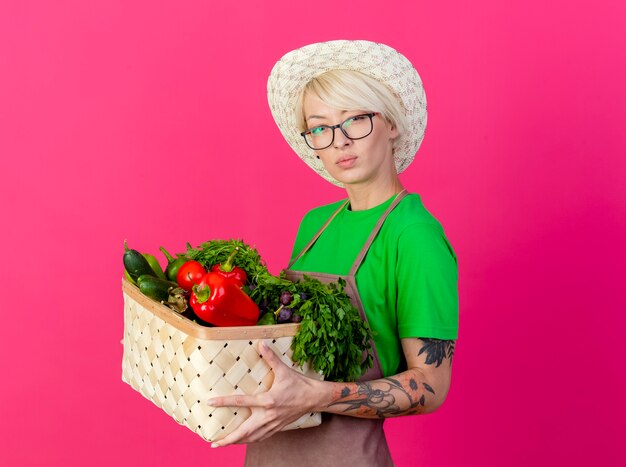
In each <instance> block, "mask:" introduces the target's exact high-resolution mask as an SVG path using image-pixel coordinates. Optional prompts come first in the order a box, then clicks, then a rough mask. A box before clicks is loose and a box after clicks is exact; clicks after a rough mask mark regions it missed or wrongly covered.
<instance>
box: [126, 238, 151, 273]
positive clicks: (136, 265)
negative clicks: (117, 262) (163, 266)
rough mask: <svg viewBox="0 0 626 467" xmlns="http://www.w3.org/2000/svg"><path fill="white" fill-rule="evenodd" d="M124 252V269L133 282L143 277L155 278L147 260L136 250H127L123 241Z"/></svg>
mask: <svg viewBox="0 0 626 467" xmlns="http://www.w3.org/2000/svg"><path fill="white" fill-rule="evenodd" d="M124 250H125V251H124V269H126V271H127V272H128V274H129V275H130V277H131V278H132V279H133V280H134V281H137V279H138V278H139V276H143V275H149V276H156V273H155V272H154V270H153V269H152V267H151V266H150V263H148V260H146V258H144V256H143V255H142V254H141V253H139V252H138V251H137V250H131V249H130V248H128V245H127V244H126V240H124Z"/></svg>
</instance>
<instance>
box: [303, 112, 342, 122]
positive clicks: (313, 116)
mask: <svg viewBox="0 0 626 467" xmlns="http://www.w3.org/2000/svg"><path fill="white" fill-rule="evenodd" d="M348 112H350V110H342V111H341V115H345V114H346V113H348ZM312 118H319V119H322V120H323V119H325V118H328V117H324V116H323V115H310V116H308V117H306V118H305V121H307V122H308V121H309V120H311V119H312Z"/></svg>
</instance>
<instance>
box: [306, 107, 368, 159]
mask: <svg viewBox="0 0 626 467" xmlns="http://www.w3.org/2000/svg"><path fill="white" fill-rule="evenodd" d="M379 113H380V112H370V113H366V114H359V115H354V116H352V117H349V118H346V119H345V120H344V121H343V122H341V123H337V124H336V125H317V126H316V127H314V128H311V129H310V130H306V131H303V132H302V133H300V136H302V137H303V138H304V142H305V143H306V145H307V146H308V147H310V148H311V149H313V150H314V151H321V150H322V149H326V148H329V147H331V146H332V145H333V143H334V142H335V130H336V129H337V128H339V129H340V130H341V132H342V133H343V135H344V136H345V137H346V138H348V139H349V140H350V141H356V140H359V139H363V138H367V137H368V136H369V135H371V134H372V131H374V121H373V118H374V117H375V116H376V115H378V114H379ZM357 117H368V118H369V119H370V131H369V133H368V134H366V135H365V136H359V137H358V138H351V137H350V136H348V135H347V134H346V131H345V130H344V129H343V124H344V123H346V122H347V121H348V120H352V119H353V118H357ZM316 128H329V129H331V130H332V132H333V137H332V138H331V140H330V143H329V144H328V146H324V147H323V148H314V147H312V146H311V145H310V144H309V140H307V139H306V135H308V134H310V133H311V132H312V131H313V130H315V129H316Z"/></svg>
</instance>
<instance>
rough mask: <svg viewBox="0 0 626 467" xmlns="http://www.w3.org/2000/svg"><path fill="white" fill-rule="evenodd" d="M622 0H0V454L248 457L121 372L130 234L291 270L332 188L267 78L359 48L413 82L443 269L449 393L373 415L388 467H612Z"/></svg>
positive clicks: (619, 413) (620, 302)
mask: <svg viewBox="0 0 626 467" xmlns="http://www.w3.org/2000/svg"><path fill="white" fill-rule="evenodd" d="M625 5H626V4H625V3H624V2H623V1H621V0H615V1H595V2H582V1H578V2H576V1H563V0H560V1H553V2H545V1H541V0H525V1H518V0H514V1H511V2H502V1H500V0H497V1H496V0H492V1H487V0H482V1H477V2H467V1H451V2H425V1H420V2H395V1H387V2H382V1H376V2H374V1H368V0H362V1H361V2H357V3H356V4H355V3H354V2H329V3H326V4H324V3H319V2H316V3H315V4H314V5H313V4H307V3H302V2H299V3H298V2H293V1H289V2H288V1H284V0H281V1H271V2H270V1H265V2H261V1H259V2H227V1H215V0H214V1H210V2H207V1H199V0H197V1H188V2H173V1H171V2H167V1H159V2H154V1H151V2H148V1H136V2H127V1H121V0H106V1H105V0H98V1H88V2H83V1H77V0H59V1H49V2H46V1H27V0H3V2H2V4H1V6H0V153H1V157H0V174H1V176H2V183H1V184H0V200H1V203H2V205H1V206H2V213H1V214H2V222H3V228H2V234H1V236H2V238H1V240H2V245H3V253H2V258H3V261H2V267H1V268H0V271H1V274H2V275H1V283H2V284H3V288H2V310H3V313H2V314H3V320H2V326H0V345H1V346H2V347H1V350H2V351H1V352H0V368H2V374H3V378H2V384H1V385H0V396H1V401H2V402H1V404H0V407H1V412H0V420H1V421H0V426H1V429H0V464H1V465H11V466H12V465H53V466H56V465H63V466H66V465H238V464H240V463H241V461H242V459H243V455H244V448H243V447H241V446H235V447H230V448H225V449H218V450H211V449H209V446H208V444H207V443H205V442H204V441H202V440H201V439H200V438H199V437H197V436H196V435H194V434H193V433H191V432H189V431H188V430H187V429H186V428H183V427H180V426H178V425H177V424H176V423H174V422H173V421H172V420H171V419H170V418H169V417H168V416H167V415H165V414H164V413H163V412H161V411H160V410H158V409H157V408H155V407H154V406H153V405H152V404H151V403H150V402H148V401H146V400H145V399H143V398H142V397H141V396H140V395H139V394H138V393H136V392H134V391H133V390H132V389H131V388H130V387H129V386H127V385H126V384H123V383H122V382H121V379H120V376H121V370H120V361H121V355H122V347H121V345H120V343H119V342H120V339H121V337H122V294H121V291H120V278H121V275H122V264H121V256H122V243H123V240H124V239H125V238H126V239H128V241H129V243H130V245H131V246H132V247H134V248H137V249H140V250H144V251H149V252H153V253H157V252H158V247H159V246H160V245H164V246H166V247H167V248H169V249H170V250H172V251H180V250H181V249H182V248H183V247H184V243H185V242H186V241H189V242H191V243H193V244H197V243H199V242H201V241H204V240H208V239H212V238H231V237H241V238H243V239H244V240H246V241H247V242H249V243H252V244H254V245H256V246H257V247H258V249H259V251H260V252H261V254H262V255H263V256H264V257H265V259H266V260H267V262H268V264H269V266H270V269H272V271H273V272H278V271H279V270H280V268H281V267H284V266H285V265H286V262H287V259H288V257H289V254H290V249H291V244H292V241H293V239H294V236H295V233H296V229H297V226H298V222H299V219H300V218H301V216H302V215H303V214H304V212H305V211H306V210H308V209H309V208H311V207H313V206H316V205H319V204H322V203H326V202H330V201H333V200H336V199H338V198H339V197H342V196H343V192H342V191H341V190H340V189H338V188H335V187H333V186H332V185H330V184H328V183H326V182H324V181H323V180H322V179H320V178H318V177H317V176H316V175H315V174H314V173H313V172H312V171H311V170H309V169H308V168H307V167H306V166H305V165H304V164H302V163H301V162H300V161H299V159H298V158H297V157H295V156H294V155H293V154H292V153H291V150H290V149H289V147H288V146H287V145H286V143H285V142H284V140H283V139H282V137H281V135H280V133H279V132H278V130H277V128H276V127H275V125H274V123H273V120H272V117H271V115H270V112H269V109H268V106H267V103H266V95H265V85H266V78H267V76H268V74H269V71H270V69H271V67H272V65H273V64H274V62H275V61H276V60H277V59H278V58H279V57H280V56H282V54H284V53H285V52H287V51H289V50H291V49H293V48H296V47H298V46H301V45H304V44H308V43H311V42H316V41H320V40H330V39H338V38H348V39H357V38H366V39H370V40H375V41H380V42H384V43H388V44H390V45H392V46H393V47H395V48H397V49H398V50H400V51H401V52H403V53H404V54H405V55H406V56H407V57H408V58H409V59H411V60H412V61H413V62H414V63H415V64H416V66H417V68H418V70H419V72H420V74H421V76H422V78H423V80H424V83H425V87H426V92H427V96H428V102H429V122H428V129H427V132H426V138H425V140H424V143H423V145H422V148H421V149H420V151H419V154H418V157H417V158H416V160H415V162H414V164H413V165H412V166H411V167H410V168H409V169H408V170H407V171H406V172H405V174H403V176H402V179H403V181H404V183H405V185H406V186H407V187H408V188H409V189H410V190H411V191H414V192H418V193H420V194H421V195H422V196H423V199H424V202H425V203H426V205H427V207H428V208H429V209H430V210H431V211H432V212H433V213H434V214H435V215H436V216H437V217H438V218H439V219H440V220H441V222H442V223H443V224H444V226H445V228H446V232H447V235H448V237H449V239H450V241H451V242H452V244H453V245H454V248H455V250H456V252H457V254H458V257H459V261H460V262H459V266H460V277H461V279H460V283H459V290H460V302H461V315H460V321H461V330H460V339H459V341H458V345H457V351H456V355H455V364H454V366H455V369H454V374H453V386H452V390H451V392H450V395H449V397H448V400H447V402H446V403H445V405H444V406H443V407H442V408H441V409H440V410H439V411H438V412H437V413H435V414H433V415H429V416H424V417H411V418H403V419H397V420H392V421H390V422H389V423H388V424H387V433H388V437H389V440H390V444H391V447H392V451H393V455H394V458H395V461H396V463H397V465H399V466H413V465H424V466H458V465H464V466H502V465H506V466H527V465H534V466H544V465H570V466H578V465H618V464H622V465H623V464H624V463H625V462H626V452H625V448H624V437H625V435H626V433H625V430H624V420H625V419H626V410H625V409H626V407H625V405H626V404H625V402H624V393H625V390H626V376H625V371H624V361H625V359H626V352H625V351H624V347H623V345H622V343H621V342H622V340H623V334H624V326H625V324H626V319H625V318H624V311H625V310H626V306H625V305H626V303H625V300H624V296H623V293H622V291H623V289H624V285H625V283H624V282H625V281H624V272H623V265H624V260H625V259H626V251H625V247H624V237H625V235H624V234H625V230H626V229H625V227H626V225H625V224H626V221H625V219H626V216H625V214H626V213H625V209H624V207H625V206H624V199H625V195H626V188H625V186H626V184H625V183H624V179H625V175H626V170H625V169H626V163H625V155H626V131H625V128H626V90H625V88H624V83H626V52H625V51H626V34H624V31H625V30H626V6H625ZM159 257H160V258H161V259H163V258H162V257H161V256H160V255H159Z"/></svg>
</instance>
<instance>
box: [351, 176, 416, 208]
mask: <svg viewBox="0 0 626 467" xmlns="http://www.w3.org/2000/svg"><path fill="white" fill-rule="evenodd" d="M403 189H404V187H403V186H402V184H401V183H400V180H399V179H398V178H397V177H395V178H393V179H392V180H389V181H388V182H387V183H383V184H381V183H378V184H376V185H372V184H367V183H365V184H358V185H346V191H347V192H348V198H349V199H350V209H351V210H352V211H364V210H365V209H371V208H373V207H375V206H378V205H379V204H381V203H384V202H385V201H387V200H388V199H389V198H391V197H392V196H393V195H395V194H397V193H400V192H401V191H402V190H403Z"/></svg>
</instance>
